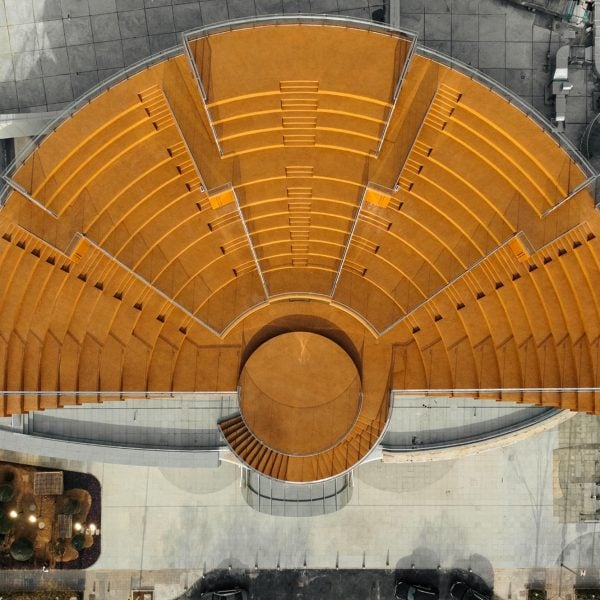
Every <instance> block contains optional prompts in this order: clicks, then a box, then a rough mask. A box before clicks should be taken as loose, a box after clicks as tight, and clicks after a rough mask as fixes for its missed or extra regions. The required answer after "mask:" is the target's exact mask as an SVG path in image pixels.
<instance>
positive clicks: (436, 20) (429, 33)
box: [425, 13, 452, 41]
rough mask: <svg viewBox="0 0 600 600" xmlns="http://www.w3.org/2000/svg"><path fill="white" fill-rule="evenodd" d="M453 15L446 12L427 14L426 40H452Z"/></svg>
mask: <svg viewBox="0 0 600 600" xmlns="http://www.w3.org/2000/svg"><path fill="white" fill-rule="evenodd" d="M451 39H452V16H451V15H450V14H449V13H444V14H425V40H426V41H438V40H451Z"/></svg>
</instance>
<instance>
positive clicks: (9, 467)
mask: <svg viewBox="0 0 600 600" xmlns="http://www.w3.org/2000/svg"><path fill="white" fill-rule="evenodd" d="M100 517H101V503H100V484H99V482H98V480H97V479H96V478H95V477H93V476H92V475H89V474H86V473H76V472H74V471H58V470H54V471H52V470H49V469H43V468H39V467H32V466H27V465H19V464H14V463H6V462H0V569H20V568H21V569H32V568H42V569H57V568H61V569H85V568H87V567H89V566H90V565H92V564H93V563H95V562H96V560H98V557H99V555H100V539H101V537H100V525H101V523H100Z"/></svg>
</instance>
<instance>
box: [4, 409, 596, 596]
mask: <svg viewBox="0 0 600 600" xmlns="http://www.w3.org/2000/svg"><path fill="white" fill-rule="evenodd" d="M581 423H584V424H585V425H584V429H585V432H584V433H582V434H581V435H583V436H584V437H585V439H586V440H587V442H588V444H590V443H591V444H595V448H596V449H598V440H599V439H600V418H599V417H591V416H586V415H577V416H576V417H574V419H571V420H570V421H567V422H566V423H563V424H562V425H561V426H560V427H559V428H558V429H554V430H552V431H550V432H547V433H544V434H541V435H539V436H537V437H535V438H532V439H528V440H525V441H522V442H519V443H517V444H514V445H512V446H510V447H507V448H502V449H497V450H492V451H490V452H487V453H485V454H482V455H479V456H471V457H467V458H464V459H461V460H452V461H438V462H431V463H425V464H384V463H380V462H372V463H368V464H365V465H363V466H362V467H360V469H358V471H357V473H356V475H355V477H354V490H353V494H352V498H351V501H350V504H349V505H348V506H347V507H345V508H344V509H343V510H341V511H339V512H337V513H334V514H330V515H324V516H321V517H317V518H312V519H292V518H274V517H270V516H268V515H264V514H260V513H257V512H255V511H253V510H252V509H250V508H249V507H248V506H247V505H246V504H245V502H244V500H243V499H242V494H241V491H240V489H239V485H240V473H239V470H238V469H237V468H236V467H235V466H233V465H229V464H222V465H221V466H220V467H219V468H218V469H203V470H194V469H157V468H143V467H125V466H118V465H102V464H98V463H89V464H87V465H81V464H77V462H76V461H68V462H67V463H66V464H65V463H62V462H60V461H50V460H43V459H40V458H35V457H29V456H27V455H21V456H20V458H21V459H23V460H33V461H36V462H40V463H42V464H47V465H48V466H62V465H63V464H64V466H68V467H69V468H81V467H84V468H86V469H87V470H89V471H91V472H92V473H94V474H95V475H96V476H97V477H98V478H99V479H100V482H101V484H102V488H103V514H102V546H103V548H104V549H105V551H104V552H103V554H102V555H101V557H100V559H99V561H98V563H96V565H95V566H94V567H93V568H92V572H93V571H96V570H99V571H111V570H117V571H119V570H127V569H130V570H140V571H143V572H147V571H149V570H165V569H184V570H185V569H198V568H201V569H204V570H210V569H213V568H216V567H218V566H221V567H225V568H226V567H227V565H229V564H232V565H233V566H234V567H244V568H252V567H253V566H254V564H255V563H256V562H257V561H258V563H259V566H260V567H262V568H273V567H275V566H276V565H277V564H278V563H279V565H280V566H281V568H290V567H301V566H302V565H303V563H304V560H306V561H307V563H308V564H309V565H311V566H312V567H313V568H317V567H319V568H322V567H329V568H333V567H335V565H336V562H337V563H338V565H339V566H340V568H360V567H361V566H362V564H363V561H364V563H365V565H366V567H367V568H384V567H385V565H386V561H389V564H391V565H392V566H394V565H396V564H405V563H408V565H410V564H411V562H412V563H414V564H415V565H416V567H417V568H423V569H427V568H436V566H437V565H438V564H440V565H442V567H444V568H452V567H460V566H463V567H464V566H465V565H466V566H468V565H469V564H471V566H472V567H473V569H474V570H475V571H476V572H477V569H480V570H481V569H483V567H482V565H483V566H485V565H488V566H487V567H486V568H488V569H489V568H491V569H493V570H498V569H513V568H521V569H529V568H545V567H556V566H558V565H559V564H560V562H561V561H563V562H565V564H568V566H569V567H570V568H572V569H579V568H582V569H587V573H588V577H589V576H592V575H593V574H594V573H597V572H598V569H599V568H600V548H599V547H598V544H599V543H600V540H598V533H597V527H598V526H597V524H594V523H585V522H578V523H564V522H560V521H559V519H558V518H557V517H556V515H555V499H554V495H555V482H554V471H553V459H552V456H553V450H555V449H556V448H558V447H560V446H561V444H563V443H564V436H565V435H567V434H566V433H565V429H564V428H565V427H567V428H568V427H574V426H575V427H579V428H580V429H581V425H578V424H581ZM571 424H574V425H571ZM561 440H563V441H561ZM3 457H4V458H9V459H10V458H12V457H13V455H9V454H6V453H5V454H4V456H3ZM563 559H564V560H563ZM140 574H141V573H140ZM502 593H503V595H504V597H506V594H507V591H506V590H504V591H503V592H502ZM513 593H514V590H513Z"/></svg>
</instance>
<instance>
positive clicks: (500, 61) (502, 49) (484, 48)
mask: <svg viewBox="0 0 600 600" xmlns="http://www.w3.org/2000/svg"><path fill="white" fill-rule="evenodd" d="M505 67H506V44H505V43H504V42H483V41H480V42H479V68H480V69H504V68H505Z"/></svg>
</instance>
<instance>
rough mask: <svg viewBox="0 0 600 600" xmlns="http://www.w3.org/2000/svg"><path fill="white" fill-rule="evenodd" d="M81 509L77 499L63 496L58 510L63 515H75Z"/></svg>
mask: <svg viewBox="0 0 600 600" xmlns="http://www.w3.org/2000/svg"><path fill="white" fill-rule="evenodd" d="M80 510H81V505H80V504H79V500H77V499H75V498H65V500H64V502H63V504H62V508H61V510H60V512H61V513H62V514H63V515H76V514H77V513H78V512H79V511H80Z"/></svg>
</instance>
